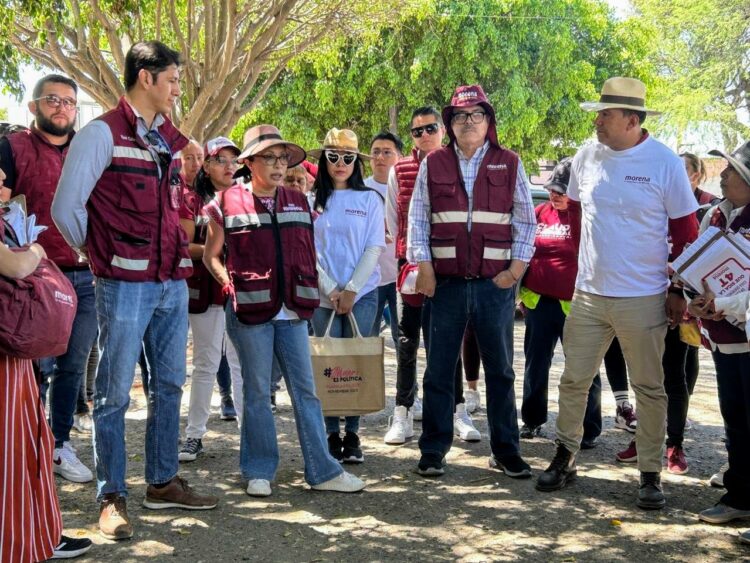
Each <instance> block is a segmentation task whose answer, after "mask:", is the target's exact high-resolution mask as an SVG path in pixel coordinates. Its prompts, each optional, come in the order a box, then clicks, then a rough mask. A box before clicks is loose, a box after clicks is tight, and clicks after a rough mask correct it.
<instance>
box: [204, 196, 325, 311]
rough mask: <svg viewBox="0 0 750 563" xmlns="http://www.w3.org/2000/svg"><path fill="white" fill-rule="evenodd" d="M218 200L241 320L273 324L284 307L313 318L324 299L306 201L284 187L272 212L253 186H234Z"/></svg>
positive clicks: (227, 262)
mask: <svg viewBox="0 0 750 563" xmlns="http://www.w3.org/2000/svg"><path fill="white" fill-rule="evenodd" d="M219 197H220V201H221V209H222V213H223V215H224V244H225V247H226V267H227V272H228V273H229V276H230V278H231V279H232V283H233V284H234V290H235V298H236V309H235V313H236V314H237V318H238V319H239V320H240V322H242V323H244V324H251V325H254V324H261V323H265V322H268V321H270V320H271V319H273V317H275V316H276V314H277V313H278V312H279V311H280V310H281V305H282V304H284V305H286V307H287V308H288V309H291V310H292V311H294V312H295V313H297V315H299V317H300V318H301V319H309V318H310V317H312V314H313V311H314V310H315V308H316V307H318V305H319V304H320V296H319V293H318V272H317V269H316V264H315V240H314V238H313V223H312V217H311V215H310V207H309V206H308V204H307V198H306V197H305V196H304V195H303V194H301V193H300V192H298V191H296V190H289V189H286V188H283V187H279V188H277V190H276V213H275V214H271V213H269V211H268V210H267V209H266V207H265V206H264V205H263V203H262V202H261V201H260V200H259V199H258V198H257V197H255V196H254V195H253V193H252V191H251V189H250V188H249V187H248V186H244V185H237V186H232V187H231V188H229V189H228V190H227V191H225V192H222V193H221V194H220V196H219Z"/></svg>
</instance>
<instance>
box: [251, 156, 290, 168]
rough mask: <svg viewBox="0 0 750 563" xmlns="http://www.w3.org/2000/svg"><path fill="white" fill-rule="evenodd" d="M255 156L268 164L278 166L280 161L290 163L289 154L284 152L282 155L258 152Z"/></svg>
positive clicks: (284, 163)
mask: <svg viewBox="0 0 750 563" xmlns="http://www.w3.org/2000/svg"><path fill="white" fill-rule="evenodd" d="M253 158H260V159H261V160H262V161H263V164H265V165H266V166H276V164H277V163H279V162H280V163H281V164H283V165H284V166H286V165H287V164H289V155H288V154H282V155H280V156H276V155H274V154H256V155H255V156H254V157H253Z"/></svg>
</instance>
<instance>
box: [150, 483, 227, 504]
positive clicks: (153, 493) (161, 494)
mask: <svg viewBox="0 0 750 563" xmlns="http://www.w3.org/2000/svg"><path fill="white" fill-rule="evenodd" d="M218 503H219V499H218V498H217V497H215V496H211V495H199V494H198V493H196V492H195V491H194V490H193V489H192V488H191V487H190V486H189V485H188V484H187V481H185V479H183V478H182V477H180V476H179V475H175V476H174V477H172V480H171V481H170V482H169V484H168V485H167V486H165V487H161V488H160V489H157V488H156V487H154V486H153V485H149V486H148V488H147V489H146V498H145V499H143V506H144V507H146V508H151V509H153V510H159V509H162V508H184V509H186V510H210V509H212V508H216V505H217V504H218Z"/></svg>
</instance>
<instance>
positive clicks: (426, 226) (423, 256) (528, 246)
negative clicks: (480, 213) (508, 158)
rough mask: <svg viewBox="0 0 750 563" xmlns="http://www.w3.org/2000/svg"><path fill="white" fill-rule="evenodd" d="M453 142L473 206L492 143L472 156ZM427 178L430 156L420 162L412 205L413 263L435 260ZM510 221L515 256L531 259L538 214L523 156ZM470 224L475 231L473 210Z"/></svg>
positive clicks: (410, 240) (410, 239) (410, 249)
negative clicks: (481, 171)
mask: <svg viewBox="0 0 750 563" xmlns="http://www.w3.org/2000/svg"><path fill="white" fill-rule="evenodd" d="M453 146H454V148H455V151H456V155H457V156H458V165H459V169H460V171H461V176H462V178H463V180H464V187H465V189H466V195H467V196H468V198H469V209H470V210H471V209H473V204H474V182H475V181H476V178H477V174H478V173H479V167H480V166H481V164H482V160H483V159H484V156H485V155H486V154H487V151H488V150H489V146H490V144H489V141H485V143H484V145H482V147H481V148H480V149H479V150H477V151H476V152H475V153H474V155H473V156H472V157H471V158H466V156H465V155H464V154H463V153H462V152H461V149H459V148H458V145H457V144H455V143H454V144H453ZM427 179H428V178H427V159H424V160H423V161H422V163H421V164H420V165H419V172H418V173H417V179H416V181H415V183H414V192H413V193H412V197H411V203H410V205H409V226H408V230H407V248H406V259H407V260H408V261H409V262H410V263H412V264H417V263H419V262H431V261H432V252H431V251H430V214H431V207H430V198H429V191H428V189H427ZM510 223H511V232H512V237H513V242H512V246H511V256H512V258H513V259H514V260H521V261H523V262H529V261H530V260H531V257H532V256H533V255H534V236H535V234H536V215H534V204H533V202H532V200H531V191H530V189H529V182H528V180H527V178H526V171H525V170H524V167H523V163H522V162H521V159H520V158H519V159H518V173H517V174H516V189H515V190H513V209H512V211H511V221H510ZM468 228H469V231H471V213H469V220H468Z"/></svg>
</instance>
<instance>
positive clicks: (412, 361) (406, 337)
mask: <svg viewBox="0 0 750 563" xmlns="http://www.w3.org/2000/svg"><path fill="white" fill-rule="evenodd" d="M398 305H399V311H398V346H397V347H396V362H397V367H396V405H397V406H403V407H407V408H411V407H412V405H413V404H414V397H415V396H416V393H417V390H418V388H419V387H418V385H417V352H418V351H419V332H420V330H421V331H422V333H423V337H424V346H425V350H427V349H428V348H429V346H430V338H429V331H428V330H425V329H423V327H425V328H426V327H428V326H429V325H430V306H429V300H427V301H425V306H423V307H412V306H411V305H409V304H408V303H405V302H404V300H403V299H402V298H401V296H399V299H398ZM437 345H438V346H439V345H440V343H437ZM455 385H456V390H455V404H457V405H458V404H460V403H463V402H464V384H463V366H462V364H461V358H459V359H458V362H457V363H456V377H455Z"/></svg>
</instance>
